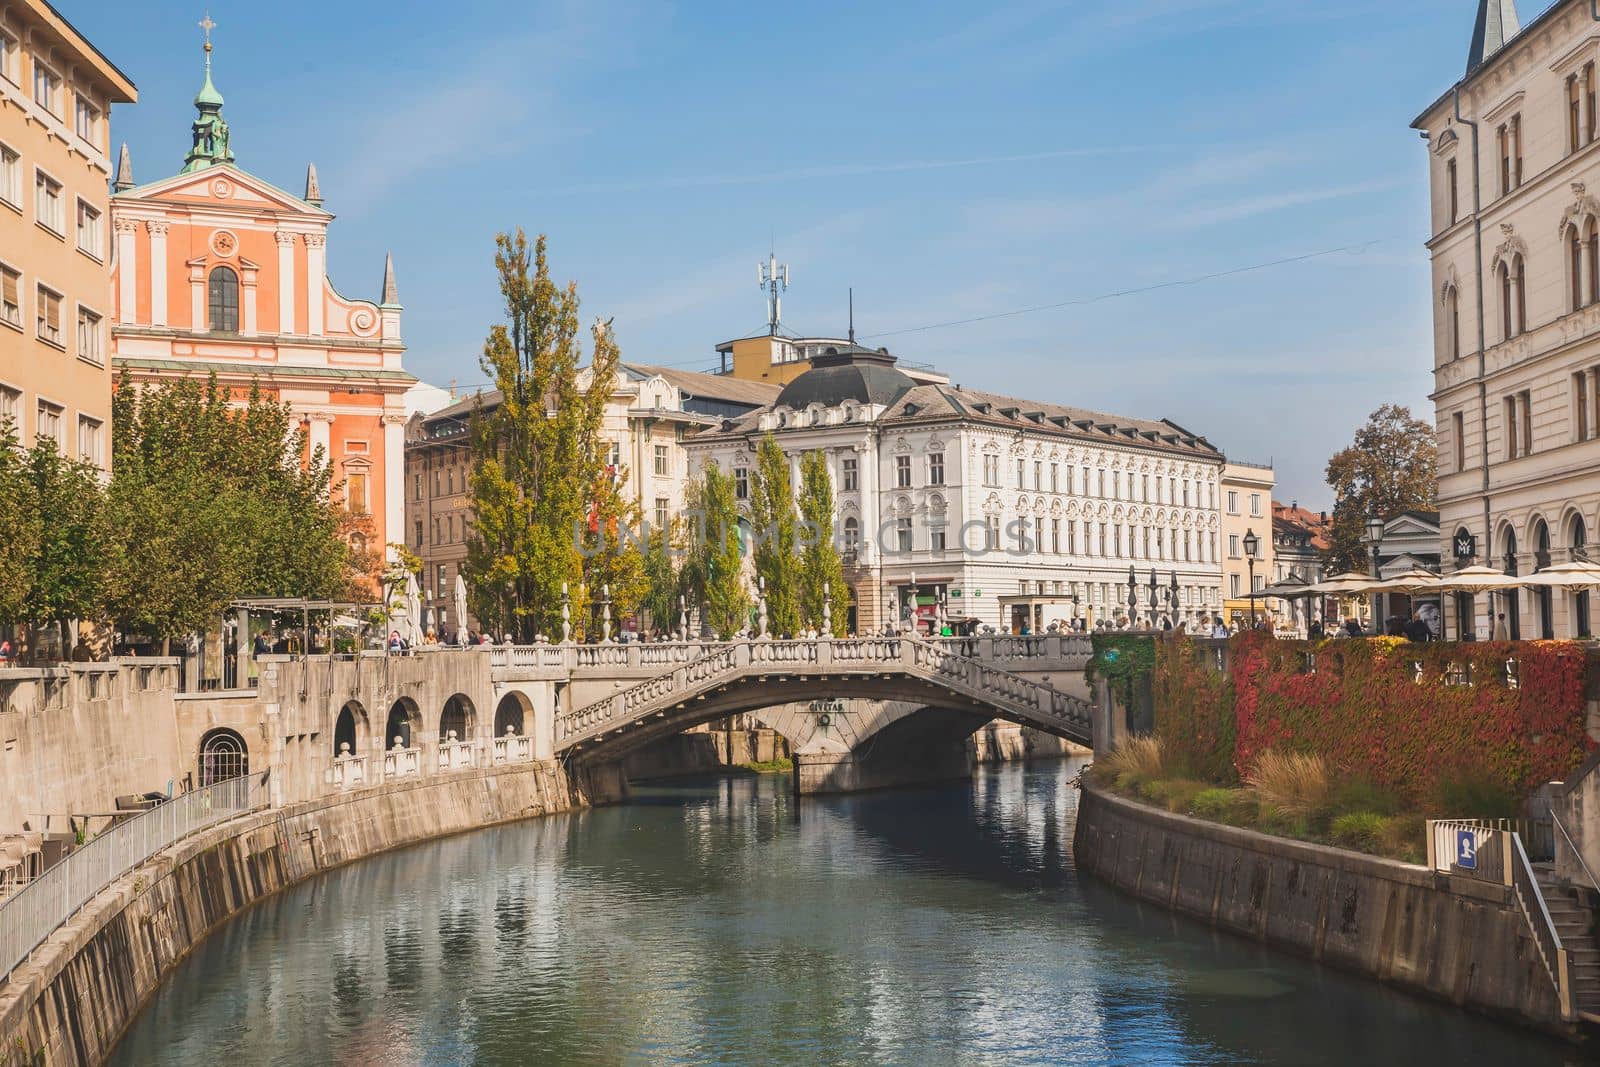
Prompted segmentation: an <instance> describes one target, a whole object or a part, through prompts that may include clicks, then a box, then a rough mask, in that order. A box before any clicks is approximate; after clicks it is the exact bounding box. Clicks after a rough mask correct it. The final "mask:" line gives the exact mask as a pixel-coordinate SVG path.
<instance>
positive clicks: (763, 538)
mask: <svg viewBox="0 0 1600 1067" xmlns="http://www.w3.org/2000/svg"><path fill="white" fill-rule="evenodd" d="M750 523H751V525H752V526H753V527H754V528H755V531H754V536H755V566H756V576H757V577H758V578H760V579H761V581H762V584H763V586H764V588H765V592H766V598H767V629H768V632H769V633H773V634H779V635H791V636H792V635H793V634H794V633H796V632H797V631H798V630H799V629H800V601H799V593H800V575H799V573H798V568H797V566H796V565H797V563H798V562H799V560H798V558H797V554H798V551H799V525H798V522H797V520H796V517H795V502H794V482H793V480H792V479H791V478H790V477H789V457H788V456H786V455H784V452H783V447H782V446H781V445H779V444H778V440H777V438H775V437H773V436H772V435H771V434H770V433H769V434H767V435H766V436H764V437H762V439H761V443H760V445H758V446H757V447H756V466H755V470H754V471H753V472H752V477H751V479H750Z"/></svg>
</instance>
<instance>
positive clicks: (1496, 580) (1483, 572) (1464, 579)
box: [1438, 563, 1524, 593]
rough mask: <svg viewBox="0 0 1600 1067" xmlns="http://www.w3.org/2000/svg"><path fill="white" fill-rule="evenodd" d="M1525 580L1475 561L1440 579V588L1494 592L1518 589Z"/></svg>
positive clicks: (1447, 590)
mask: <svg viewBox="0 0 1600 1067" xmlns="http://www.w3.org/2000/svg"><path fill="white" fill-rule="evenodd" d="M1523 581H1524V579H1522V578H1515V577H1513V576H1511V575H1509V574H1507V573H1506V572H1505V571H1497V570H1495V569H1494V568H1493V567H1485V566H1484V565H1483V564H1481V563H1475V564H1473V565H1472V566H1470V567H1462V568H1461V569H1460V570H1458V571H1455V572H1454V573H1452V574H1447V575H1445V576H1444V577H1443V578H1441V579H1439V586H1438V588H1439V589H1441V590H1443V591H1445V592H1456V593H1492V592H1495V591H1497V590H1500V589H1516V588H1518V587H1519V586H1521V585H1522V583H1523Z"/></svg>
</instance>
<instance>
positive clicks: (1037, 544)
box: [1033, 517, 1044, 552]
mask: <svg viewBox="0 0 1600 1067" xmlns="http://www.w3.org/2000/svg"><path fill="white" fill-rule="evenodd" d="M1033 550H1034V551H1035V552H1043V551H1044V519H1043V518H1039V517H1035V518H1034V520H1033Z"/></svg>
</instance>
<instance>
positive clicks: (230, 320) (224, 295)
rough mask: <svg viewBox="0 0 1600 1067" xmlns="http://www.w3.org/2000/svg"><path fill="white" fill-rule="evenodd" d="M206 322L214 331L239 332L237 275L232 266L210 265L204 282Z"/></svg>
mask: <svg viewBox="0 0 1600 1067" xmlns="http://www.w3.org/2000/svg"><path fill="white" fill-rule="evenodd" d="M206 297H207V312H208V314H207V320H206V321H207V323H208V324H209V326H210V328H211V330H212V331H213V332H215V333H238V332H239V276H238V275H237V274H235V273H234V272H233V268H232V267H212V268H211V277H210V278H209V279H208V280H207V282H206Z"/></svg>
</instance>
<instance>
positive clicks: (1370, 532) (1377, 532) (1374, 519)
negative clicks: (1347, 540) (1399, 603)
mask: <svg viewBox="0 0 1600 1067" xmlns="http://www.w3.org/2000/svg"><path fill="white" fill-rule="evenodd" d="M1382 541H1383V517H1382V516H1381V515H1379V514H1378V513H1377V512H1376V511H1374V512H1372V513H1371V514H1370V515H1368V516H1367V543H1368V544H1369V545H1371V546H1372V580H1373V581H1375V582H1378V581H1382V580H1383V575H1381V574H1379V573H1378V566H1379V563H1380V560H1379V557H1378V545H1379V543H1380V542H1382ZM1380 595H1381V594H1378V593H1373V594H1372V632H1373V633H1379V632H1380V631H1379V629H1378V627H1379V626H1380V625H1381V623H1380V619H1381V617H1382V615H1381V613H1380V611H1379V610H1378V607H1379V597H1380Z"/></svg>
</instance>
